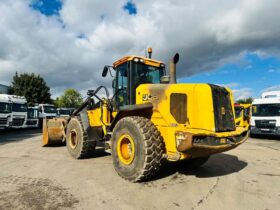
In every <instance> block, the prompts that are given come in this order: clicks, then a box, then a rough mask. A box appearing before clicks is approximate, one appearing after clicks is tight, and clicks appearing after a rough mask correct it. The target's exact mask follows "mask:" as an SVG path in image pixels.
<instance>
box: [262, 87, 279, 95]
mask: <svg viewBox="0 0 280 210" xmlns="http://www.w3.org/2000/svg"><path fill="white" fill-rule="evenodd" d="M275 90H279V91H280V85H274V86H270V87H268V88H265V89H263V90H262V91H261V92H262V93H263V92H267V91H275Z"/></svg>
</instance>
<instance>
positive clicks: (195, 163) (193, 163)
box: [186, 156, 210, 169]
mask: <svg viewBox="0 0 280 210" xmlns="http://www.w3.org/2000/svg"><path fill="white" fill-rule="evenodd" d="M209 157H210V156H206V157H199V158H194V159H188V160H186V163H187V166H188V168H191V169H197V168H199V167H200V166H202V165H203V164H204V163H206V162H207V160H208V159H209Z"/></svg>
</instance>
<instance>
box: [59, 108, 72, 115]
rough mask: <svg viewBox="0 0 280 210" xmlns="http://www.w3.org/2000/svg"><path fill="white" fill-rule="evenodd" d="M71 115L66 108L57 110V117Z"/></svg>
mask: <svg viewBox="0 0 280 210" xmlns="http://www.w3.org/2000/svg"><path fill="white" fill-rule="evenodd" d="M70 115H71V110H70V109H68V108H58V109H57V117H69V116H70Z"/></svg>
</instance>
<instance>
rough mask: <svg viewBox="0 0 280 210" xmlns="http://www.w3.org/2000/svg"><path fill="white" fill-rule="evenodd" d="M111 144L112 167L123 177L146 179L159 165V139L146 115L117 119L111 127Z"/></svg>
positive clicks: (153, 173)
mask: <svg viewBox="0 0 280 210" xmlns="http://www.w3.org/2000/svg"><path fill="white" fill-rule="evenodd" d="M111 145H112V158H113V164H114V168H115V170H116V172H117V173H118V174H119V175H120V176H121V177H123V178H124V179H126V180H129V181H132V182H137V181H143V180H147V179H149V178H151V177H152V176H154V175H155V174H156V172H157V171H158V170H159V168H160V166H161V162H162V159H163V153H164V143H163V139H162V137H161V135H160V132H159V131H158V130H157V128H156V126H155V125H154V124H153V123H152V122H151V121H150V120H149V119H147V118H144V117H136V116H135V117H125V118H123V119H121V120H120V121H119V122H118V123H117V125H116V126H115V128H114V130H113V135H112V143H111Z"/></svg>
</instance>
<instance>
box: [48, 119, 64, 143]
mask: <svg viewBox="0 0 280 210" xmlns="http://www.w3.org/2000/svg"><path fill="white" fill-rule="evenodd" d="M67 122H68V121H67V120H66V119H64V118H54V119H44V121H43V146H47V145H54V144H56V145H60V144H63V142H65V137H66V134H65V130H66V126H67Z"/></svg>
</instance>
